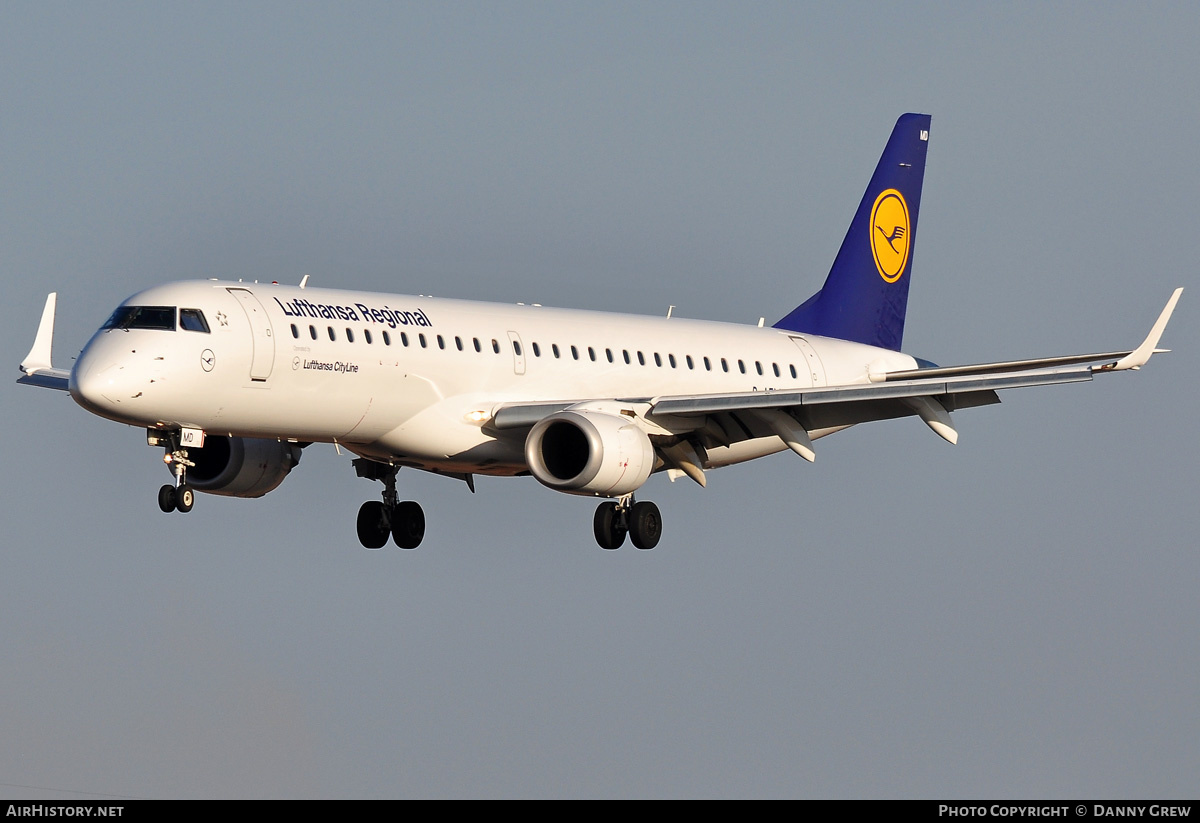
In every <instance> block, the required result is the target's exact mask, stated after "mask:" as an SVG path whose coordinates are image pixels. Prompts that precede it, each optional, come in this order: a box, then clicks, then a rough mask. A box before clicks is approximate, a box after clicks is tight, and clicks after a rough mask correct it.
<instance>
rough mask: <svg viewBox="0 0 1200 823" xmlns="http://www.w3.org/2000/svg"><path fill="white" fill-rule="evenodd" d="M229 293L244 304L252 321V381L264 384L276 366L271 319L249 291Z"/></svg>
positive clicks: (230, 291)
mask: <svg viewBox="0 0 1200 823" xmlns="http://www.w3.org/2000/svg"><path fill="white" fill-rule="evenodd" d="M229 293H230V294H232V295H233V296H234V297H236V298H237V299H238V302H239V303H241V304H242V309H243V310H244V311H245V312H246V319H247V320H249V321H250V331H251V339H252V341H253V342H252V345H253V348H254V354H253V359H252V360H251V363H250V379H251V380H255V381H258V382H264V381H266V379H267V378H268V377H270V376H271V369H272V368H273V367H274V365H275V338H274V335H273V333H272V331H271V318H269V317H267V310H266V309H264V308H263V305H262V303H260V302H258V298H257V297H255V296H254V295H253V294H251V292H250V291H249V289H229Z"/></svg>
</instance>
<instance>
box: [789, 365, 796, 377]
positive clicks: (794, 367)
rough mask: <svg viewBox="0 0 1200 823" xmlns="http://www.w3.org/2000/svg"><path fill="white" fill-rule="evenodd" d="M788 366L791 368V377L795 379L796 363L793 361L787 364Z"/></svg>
mask: <svg viewBox="0 0 1200 823" xmlns="http://www.w3.org/2000/svg"><path fill="white" fill-rule="evenodd" d="M788 368H789V369H791V370H792V379H793V380H795V379H796V364H795V363H793V364H791V365H790V366H788Z"/></svg>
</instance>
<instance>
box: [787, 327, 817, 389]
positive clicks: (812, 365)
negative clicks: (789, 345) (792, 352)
mask: <svg viewBox="0 0 1200 823" xmlns="http://www.w3.org/2000/svg"><path fill="white" fill-rule="evenodd" d="M791 340H792V342H793V343H795V344H796V346H797V347H799V349H800V351H801V352H803V353H804V364H805V366H806V367H807V368H808V373H809V375H810V376H811V378H812V385H814V386H824V385H825V366H824V365H823V364H822V363H821V358H820V357H818V356H817V350H816V349H814V348H813V347H812V343H809V342H808V341H807V340H805V339H804V338H803V337H792V338H791Z"/></svg>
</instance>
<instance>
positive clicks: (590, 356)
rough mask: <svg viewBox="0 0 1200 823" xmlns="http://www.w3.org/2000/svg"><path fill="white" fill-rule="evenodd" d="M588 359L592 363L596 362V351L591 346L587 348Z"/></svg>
mask: <svg viewBox="0 0 1200 823" xmlns="http://www.w3.org/2000/svg"><path fill="white" fill-rule="evenodd" d="M588 359H590V360H591V361H592V362H593V363H595V362H596V350H595V349H593V348H592V347H591V346H588Z"/></svg>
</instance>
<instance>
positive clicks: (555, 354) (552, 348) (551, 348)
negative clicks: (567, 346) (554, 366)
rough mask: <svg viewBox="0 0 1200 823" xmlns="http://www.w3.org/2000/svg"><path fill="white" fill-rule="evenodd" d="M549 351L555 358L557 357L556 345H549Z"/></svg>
mask: <svg viewBox="0 0 1200 823" xmlns="http://www.w3.org/2000/svg"><path fill="white" fill-rule="evenodd" d="M550 351H552V352H554V356H555V357H558V344H557V343H551V344H550Z"/></svg>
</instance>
